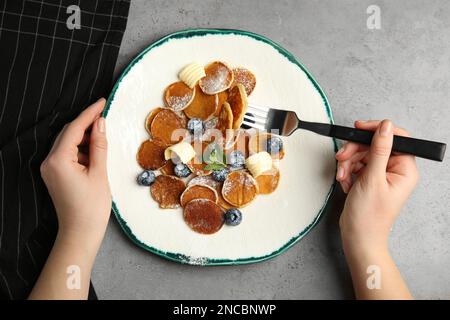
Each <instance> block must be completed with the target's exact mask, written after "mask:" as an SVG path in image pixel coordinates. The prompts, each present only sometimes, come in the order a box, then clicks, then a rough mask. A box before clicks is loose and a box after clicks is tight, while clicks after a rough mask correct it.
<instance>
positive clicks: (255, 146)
mask: <svg viewBox="0 0 450 320" xmlns="http://www.w3.org/2000/svg"><path fill="white" fill-rule="evenodd" d="M271 136H272V134H271V133H268V132H263V131H261V132H259V131H258V132H257V133H255V134H254V135H252V136H251V137H250V140H249V141H248V150H249V152H250V155H252V154H255V153H259V152H262V151H267V140H268V139H269V138H270V137H271ZM270 156H271V157H272V159H274V160H281V159H283V158H284V148H283V149H282V150H281V151H280V152H279V153H278V154H271V155H270Z"/></svg>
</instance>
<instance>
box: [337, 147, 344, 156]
mask: <svg viewBox="0 0 450 320" xmlns="http://www.w3.org/2000/svg"><path fill="white" fill-rule="evenodd" d="M344 150H345V145H344V146H342V148H340V149H339V150H338V152H336V155H337V156H338V155H340V154H342V153H343V152H344Z"/></svg>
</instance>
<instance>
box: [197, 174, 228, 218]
mask: <svg viewBox="0 0 450 320" xmlns="http://www.w3.org/2000/svg"><path fill="white" fill-rule="evenodd" d="M193 185H204V186H209V187H211V188H213V189H215V190H216V191H217V197H218V198H217V204H218V205H219V206H221V207H222V208H223V209H225V210H228V209H231V208H233V206H232V205H231V204H229V203H228V202H226V201H225V199H224V198H223V196H222V185H223V183H221V182H218V181H216V180H214V178H213V177H211V176H198V177H194V178H192V179H191V180H190V181H189V182H188V186H193Z"/></svg>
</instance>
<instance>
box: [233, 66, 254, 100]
mask: <svg viewBox="0 0 450 320" xmlns="http://www.w3.org/2000/svg"><path fill="white" fill-rule="evenodd" d="M233 75H234V82H233V85H236V84H238V83H240V84H242V85H243V86H244V88H245V92H246V93H247V96H250V95H251V94H252V92H253V90H254V89H255V87H256V77H255V75H254V74H253V73H252V72H251V71H250V70H248V69H246V68H234V69H233Z"/></svg>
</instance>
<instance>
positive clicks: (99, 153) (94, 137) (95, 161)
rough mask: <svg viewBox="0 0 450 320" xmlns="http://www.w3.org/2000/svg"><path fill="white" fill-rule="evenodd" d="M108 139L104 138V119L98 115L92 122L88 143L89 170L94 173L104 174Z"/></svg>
mask: <svg viewBox="0 0 450 320" xmlns="http://www.w3.org/2000/svg"><path fill="white" fill-rule="evenodd" d="M107 153H108V141H107V139H106V121H105V118H103V117H100V118H99V119H97V120H96V121H95V122H94V125H93V126H92V132H91V142H90V145H89V163H90V164H89V170H91V171H93V172H94V173H97V174H100V175H103V174H105V175H106V158H107Z"/></svg>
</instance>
